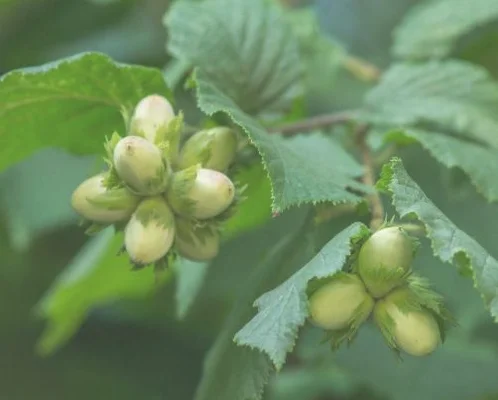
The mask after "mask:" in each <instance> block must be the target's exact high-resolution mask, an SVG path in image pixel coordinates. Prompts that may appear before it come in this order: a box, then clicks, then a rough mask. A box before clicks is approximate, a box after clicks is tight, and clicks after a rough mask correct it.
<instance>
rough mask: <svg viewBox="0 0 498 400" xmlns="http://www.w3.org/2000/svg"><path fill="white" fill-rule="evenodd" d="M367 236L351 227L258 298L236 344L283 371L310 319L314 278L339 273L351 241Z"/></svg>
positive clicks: (364, 229) (357, 227)
mask: <svg viewBox="0 0 498 400" xmlns="http://www.w3.org/2000/svg"><path fill="white" fill-rule="evenodd" d="M368 232H369V231H368V228H367V227H366V226H365V225H363V224H361V223H358V222H357V223H354V224H352V225H350V226H349V227H348V228H346V229H344V230H343V231H342V232H340V233H339V234H338V235H336V236H335V237H334V238H333V239H331V240H330V241H329V242H328V243H327V244H326V245H325V246H324V247H323V248H322V249H321V250H320V252H319V253H318V254H317V255H316V256H315V257H314V258H313V259H311V261H309V262H308V263H307V264H306V265H305V266H303V267H302V268H301V269H300V270H299V271H298V272H296V273H295V274H294V275H292V276H291V277H290V278H289V279H288V280H286V281H285V282H284V283H282V284H281V285H280V286H278V287H277V288H275V289H273V290H272V291H270V292H268V293H265V294H264V295H263V296H261V297H259V298H258V299H257V300H256V302H255V304H254V305H255V306H256V307H258V314H256V316H255V317H254V318H253V319H252V320H251V321H249V323H247V324H246V325H245V326H244V327H243V328H242V329H241V330H240V331H239V332H237V335H236V336H235V342H236V343H237V344H238V345H239V346H248V347H251V348H255V349H258V350H260V351H262V352H264V353H266V354H268V356H269V357H270V358H271V360H272V361H273V364H274V365H275V367H276V368H277V369H280V368H281V367H282V366H283V365H284V363H285V359H286V355H287V353H288V352H289V351H291V350H292V349H293V347H294V344H295V342H296V338H297V333H298V330H299V328H300V327H301V326H302V325H303V324H304V323H305V321H306V318H307V317H308V316H309V311H308V296H307V294H306V289H307V287H308V283H309V282H310V281H311V280H312V279H313V278H325V277H329V276H332V275H334V274H335V273H336V272H338V271H340V270H341V269H342V268H343V266H344V265H345V263H346V260H347V258H348V256H349V255H350V253H351V251H352V247H353V246H352V241H354V240H355V239H358V238H361V237H363V236H364V235H368Z"/></svg>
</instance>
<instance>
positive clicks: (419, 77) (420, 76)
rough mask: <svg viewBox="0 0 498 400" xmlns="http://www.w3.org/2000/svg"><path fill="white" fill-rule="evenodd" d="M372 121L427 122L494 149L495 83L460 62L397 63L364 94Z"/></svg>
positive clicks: (497, 125) (497, 123) (497, 137)
mask: <svg viewBox="0 0 498 400" xmlns="http://www.w3.org/2000/svg"><path fill="white" fill-rule="evenodd" d="M366 106H367V113H370V114H371V115H370V118H371V120H372V121H373V122H374V123H378V124H387V125H390V126H396V127H399V126H410V125H415V124H418V125H425V126H427V125H429V128H430V129H429V130H436V131H441V130H442V131H449V133H454V134H458V135H463V136H466V137H468V138H471V139H473V140H475V141H478V142H480V143H483V144H485V145H488V146H491V147H494V148H495V149H496V148H498V113H497V112H496V110H498V83H497V82H495V81H494V80H493V79H492V78H491V76H490V75H489V74H488V73H487V71H486V70H484V69H483V68H481V67H478V66H476V65H472V64H469V63H466V62H463V61H434V62H430V63H425V64H419V65H413V64H395V65H394V66H393V67H391V68H390V69H389V70H388V71H387V72H386V73H385V74H384V75H383V77H382V80H381V82H380V83H379V84H378V86H377V87H375V88H374V89H373V90H372V91H370V93H369V94H368V95H367V97H366Z"/></svg>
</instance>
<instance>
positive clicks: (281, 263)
mask: <svg viewBox="0 0 498 400" xmlns="http://www.w3.org/2000/svg"><path fill="white" fill-rule="evenodd" d="M305 228H306V224H305V225H304V226H303V227H302V228H301V229H299V230H298V231H296V232H292V233H289V234H287V235H285V236H283V237H282V239H281V240H280V241H279V242H278V243H277V245H276V246H273V247H272V249H271V250H270V252H269V254H267V255H266V256H265V257H264V259H263V260H262V262H261V263H260V264H259V265H258V266H257V267H256V268H255V269H254V271H253V272H252V273H251V275H250V276H249V279H248V280H247V282H245V283H244V284H243V285H242V287H243V288H244V290H243V291H242V292H241V294H240V296H238V299H237V301H236V303H235V304H234V307H233V308H232V311H231V312H230V314H229V316H228V318H227V320H226V322H225V324H224V326H223V327H222V330H221V332H220V334H219V335H218V338H217V339H216V342H215V343H214V345H213V347H212V348H211V350H210V351H209V353H208V355H207V357H206V360H205V363H204V372H203V377H202V380H201V383H200V385H199V387H198V389H197V393H196V396H195V400H259V399H261V397H262V395H263V388H264V386H265V385H266V383H267V382H268V379H269V376H270V374H271V373H272V372H273V370H274V368H273V366H272V363H271V361H270V360H269V358H268V357H267V356H266V355H265V354H263V353H261V352H259V351H256V350H253V349H249V348H247V347H239V346H237V345H236V344H235V343H234V342H233V336H234V335H235V333H236V332H237V330H238V329H239V328H240V326H241V325H242V324H244V323H245V322H246V321H247V320H249V319H250V318H251V316H252V315H253V314H254V311H253V308H252V307H251V302H252V301H253V300H254V298H256V297H257V296H258V295H260V294H261V293H262V291H264V290H267V289H268V288H270V287H271V285H274V284H276V281H277V279H278V278H279V277H280V274H282V273H285V271H286V270H288V269H289V266H292V265H293V263H292V261H295V260H296V259H297V260H299V258H300V257H299V256H298V254H297V253H299V252H302V250H303V246H302V244H303V234H304V233H305V232H306V230H305Z"/></svg>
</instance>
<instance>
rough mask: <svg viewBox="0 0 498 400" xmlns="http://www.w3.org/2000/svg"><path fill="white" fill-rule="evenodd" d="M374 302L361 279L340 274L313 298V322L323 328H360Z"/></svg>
mask: <svg viewBox="0 0 498 400" xmlns="http://www.w3.org/2000/svg"><path fill="white" fill-rule="evenodd" d="M373 306H374V301H373V299H372V298H371V297H370V295H369V294H368V293H367V291H366V290H365V286H364V285H363V282H362V281H361V279H360V278H358V277H357V276H356V275H354V274H347V273H344V272H339V273H337V274H336V276H334V277H333V278H332V280H331V281H329V282H327V283H325V284H324V285H323V286H322V287H320V288H319V289H318V290H316V291H315V292H314V293H313V294H312V295H311V296H310V299H309V310H310V315H311V321H312V322H313V323H314V324H315V325H317V326H319V327H321V328H323V329H331V330H339V329H344V328H348V327H350V326H351V325H356V326H359V325H360V324H361V323H362V322H363V321H364V320H365V319H367V318H368V316H369V315H370V313H371V311H372V309H373Z"/></svg>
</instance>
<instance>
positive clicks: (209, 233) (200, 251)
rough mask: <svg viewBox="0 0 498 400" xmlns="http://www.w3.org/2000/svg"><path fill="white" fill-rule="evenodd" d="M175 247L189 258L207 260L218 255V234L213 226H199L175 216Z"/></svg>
mask: <svg viewBox="0 0 498 400" xmlns="http://www.w3.org/2000/svg"><path fill="white" fill-rule="evenodd" d="M175 248H176V249H177V250H178V253H180V254H181V255H182V256H183V257H185V258H188V259H190V260H194V261H209V260H211V259H213V258H214V257H216V256H217V255H218V251H219V250H220V234H219V233H218V230H217V229H216V228H215V227H213V226H209V225H205V226H199V225H196V224H195V223H194V222H192V221H190V220H187V219H185V218H181V217H177V218H176V237H175Z"/></svg>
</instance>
